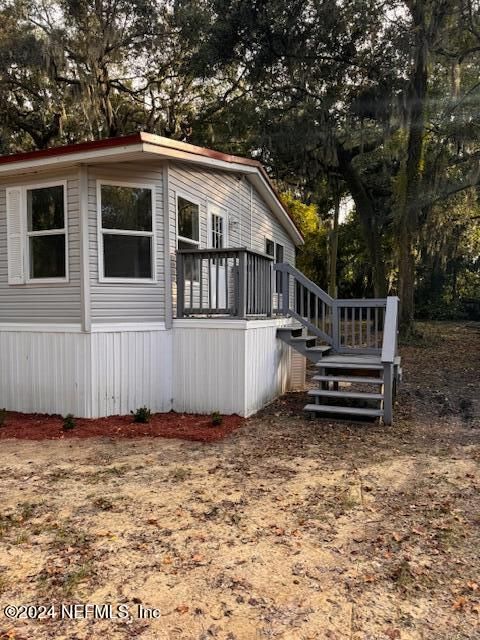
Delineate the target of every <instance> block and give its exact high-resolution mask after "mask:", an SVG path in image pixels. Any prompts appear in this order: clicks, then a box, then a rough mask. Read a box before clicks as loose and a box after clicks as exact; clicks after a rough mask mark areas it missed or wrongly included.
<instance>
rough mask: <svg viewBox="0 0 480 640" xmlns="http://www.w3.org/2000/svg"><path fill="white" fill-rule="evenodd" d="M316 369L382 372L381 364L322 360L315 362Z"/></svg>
mask: <svg viewBox="0 0 480 640" xmlns="http://www.w3.org/2000/svg"><path fill="white" fill-rule="evenodd" d="M315 366H316V367H325V368H328V369H368V370H373V369H375V370H377V371H383V364H374V363H372V364H366V363H362V364H360V363H356V362H338V361H336V362H331V361H329V360H326V359H323V360H321V361H320V362H317V364H316V365H315Z"/></svg>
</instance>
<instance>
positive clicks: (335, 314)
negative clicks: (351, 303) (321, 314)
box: [332, 300, 340, 351]
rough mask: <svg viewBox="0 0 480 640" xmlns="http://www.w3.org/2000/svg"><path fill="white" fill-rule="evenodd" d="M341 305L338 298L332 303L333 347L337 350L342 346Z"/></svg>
mask: <svg viewBox="0 0 480 640" xmlns="http://www.w3.org/2000/svg"><path fill="white" fill-rule="evenodd" d="M339 314H340V307H339V306H338V303H337V301H336V300H333V303H332V347H333V348H334V350H335V351H338V349H339V346H340V322H339Z"/></svg>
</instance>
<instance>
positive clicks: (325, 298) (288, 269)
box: [273, 262, 335, 306]
mask: <svg viewBox="0 0 480 640" xmlns="http://www.w3.org/2000/svg"><path fill="white" fill-rule="evenodd" d="M273 268H274V269H275V271H281V272H282V273H289V274H290V275H291V276H294V277H295V278H296V279H297V280H298V281H299V282H300V283H301V284H302V285H303V286H304V287H306V288H307V289H309V290H310V291H311V292H312V293H314V294H315V295H317V296H318V297H319V298H320V300H322V302H325V304H329V305H331V306H333V305H334V304H335V298H332V297H331V296H330V295H329V294H328V293H327V292H326V291H324V290H323V289H321V288H320V287H319V286H318V284H315V282H312V281H311V280H309V279H308V278H307V276H306V275H305V274H303V273H302V272H301V271H299V270H298V269H296V268H295V267H294V266H292V265H291V264H289V263H288V262H277V263H276V264H274V265H273Z"/></svg>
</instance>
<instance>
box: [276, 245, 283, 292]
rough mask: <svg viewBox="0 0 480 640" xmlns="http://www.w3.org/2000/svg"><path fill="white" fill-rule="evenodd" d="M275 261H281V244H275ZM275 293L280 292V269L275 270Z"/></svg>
mask: <svg viewBox="0 0 480 640" xmlns="http://www.w3.org/2000/svg"><path fill="white" fill-rule="evenodd" d="M275 262H283V246H282V245H281V244H278V243H277V244H276V245H275ZM275 293H282V274H281V273H280V271H276V272H275Z"/></svg>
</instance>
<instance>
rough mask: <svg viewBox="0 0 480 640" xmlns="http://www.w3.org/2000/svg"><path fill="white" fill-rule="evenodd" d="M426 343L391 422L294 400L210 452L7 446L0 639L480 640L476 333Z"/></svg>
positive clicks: (450, 330) (440, 333)
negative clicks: (327, 414)
mask: <svg viewBox="0 0 480 640" xmlns="http://www.w3.org/2000/svg"><path fill="white" fill-rule="evenodd" d="M424 328H425V327H424ZM425 329H426V338H425V340H423V341H419V342H418V343H417V344H415V345H411V346H407V347H403V348H402V356H403V366H404V384H403V385H402V387H401V390H400V393H399V396H398V405H397V408H396V416H395V425H394V426H393V427H389V428H384V427H382V426H379V425H378V424H352V423H346V422H343V423H342V422H339V423H328V422H322V421H321V420H306V419H304V418H303V417H302V416H301V415H298V413H297V410H298V409H299V408H300V407H301V406H302V404H303V402H304V398H303V397H301V396H296V395H292V396H290V397H286V398H283V399H281V400H279V401H278V402H277V403H275V404H274V405H272V406H271V407H269V408H268V409H267V410H265V411H264V412H262V414H261V415H258V416H256V417H254V418H252V419H250V420H248V421H247V423H246V425H245V426H244V427H242V428H240V429H238V430H236V431H234V432H233V433H232V434H231V435H229V436H227V438H226V439H225V440H222V441H220V442H215V443H199V442H186V441H180V440H167V439H163V438H139V439H136V440H135V439H134V440H126V439H112V438H92V439H81V440H74V439H69V440H45V441H41V442H34V441H21V440H8V439H7V440H2V441H1V442H0V447H1V474H0V496H1V504H0V602H1V607H0V638H1V639H2V640H6V639H7V638H11V639H13V638H17V639H19V638H23V639H30V638H32V639H36V638H56V639H62V638H64V639H68V640H80V639H85V640H86V639H88V640H92V639H100V638H105V639H109V640H110V639H112V640H117V639H124V638H141V639H142V640H150V639H152V640H153V639H155V640H158V639H160V640H163V639H168V640H170V639H172V640H173V639H185V640H209V639H211V638H214V639H215V638H217V639H219V640H255V639H265V638H282V639H294V640H297V639H298V640H307V639H317V638H318V639H321V640H323V639H328V640H335V639H338V640H340V639H346V638H348V639H350V640H352V639H356V640H357V639H358V640H360V639H361V640H377V639H379V640H382V639H386V640H394V639H396V638H399V639H401V640H413V639H415V640H416V639H425V640H436V639H438V640H456V639H464V638H468V639H475V638H480V624H479V623H480V575H479V567H480V544H479V542H480V509H479V506H480V497H479V496H480V493H479V487H480V475H479V462H480V446H479V443H480V325H473V324H470V325H468V326H465V325H463V326H461V325H454V324H437V325H429V326H428V327H426V328H425ZM60 603H64V604H71V603H80V604H82V603H96V604H103V603H112V604H113V610H112V613H113V614H115V613H118V612H119V611H120V612H121V611H128V615H129V617H128V618H126V619H123V618H118V617H117V618H116V619H114V620H102V619H96V620H95V619H92V617H91V616H90V614H88V611H87V614H88V615H87V618H86V619H77V620H70V619H62V616H63V618H65V610H64V611H63V614H62V615H60V608H59V605H60ZM7 604H11V605H14V606H19V605H23V604H35V605H49V604H53V605H54V607H55V608H54V609H50V610H48V609H47V617H45V618H43V619H42V620H37V621H33V620H32V621H29V620H19V621H16V620H8V619H7V617H6V616H5V615H4V613H3V609H4V607H5V606H6V605H7ZM119 605H121V606H122V607H123V609H122V608H121V609H120V610H118V609H117V607H118V606H119ZM142 606H143V607H150V608H157V609H159V611H160V614H159V617H158V618H156V619H144V618H142V617H139V616H140V613H141V607H142ZM9 611H10V610H9ZM67 611H68V610H67ZM30 613H31V614H32V615H33V614H34V613H35V611H34V610H31V611H30ZM49 615H51V616H53V617H49ZM92 615H93V614H92ZM98 615H99V612H98V611H97V618H98ZM119 615H121V616H122V615H124V614H123V613H120V614H119Z"/></svg>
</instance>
